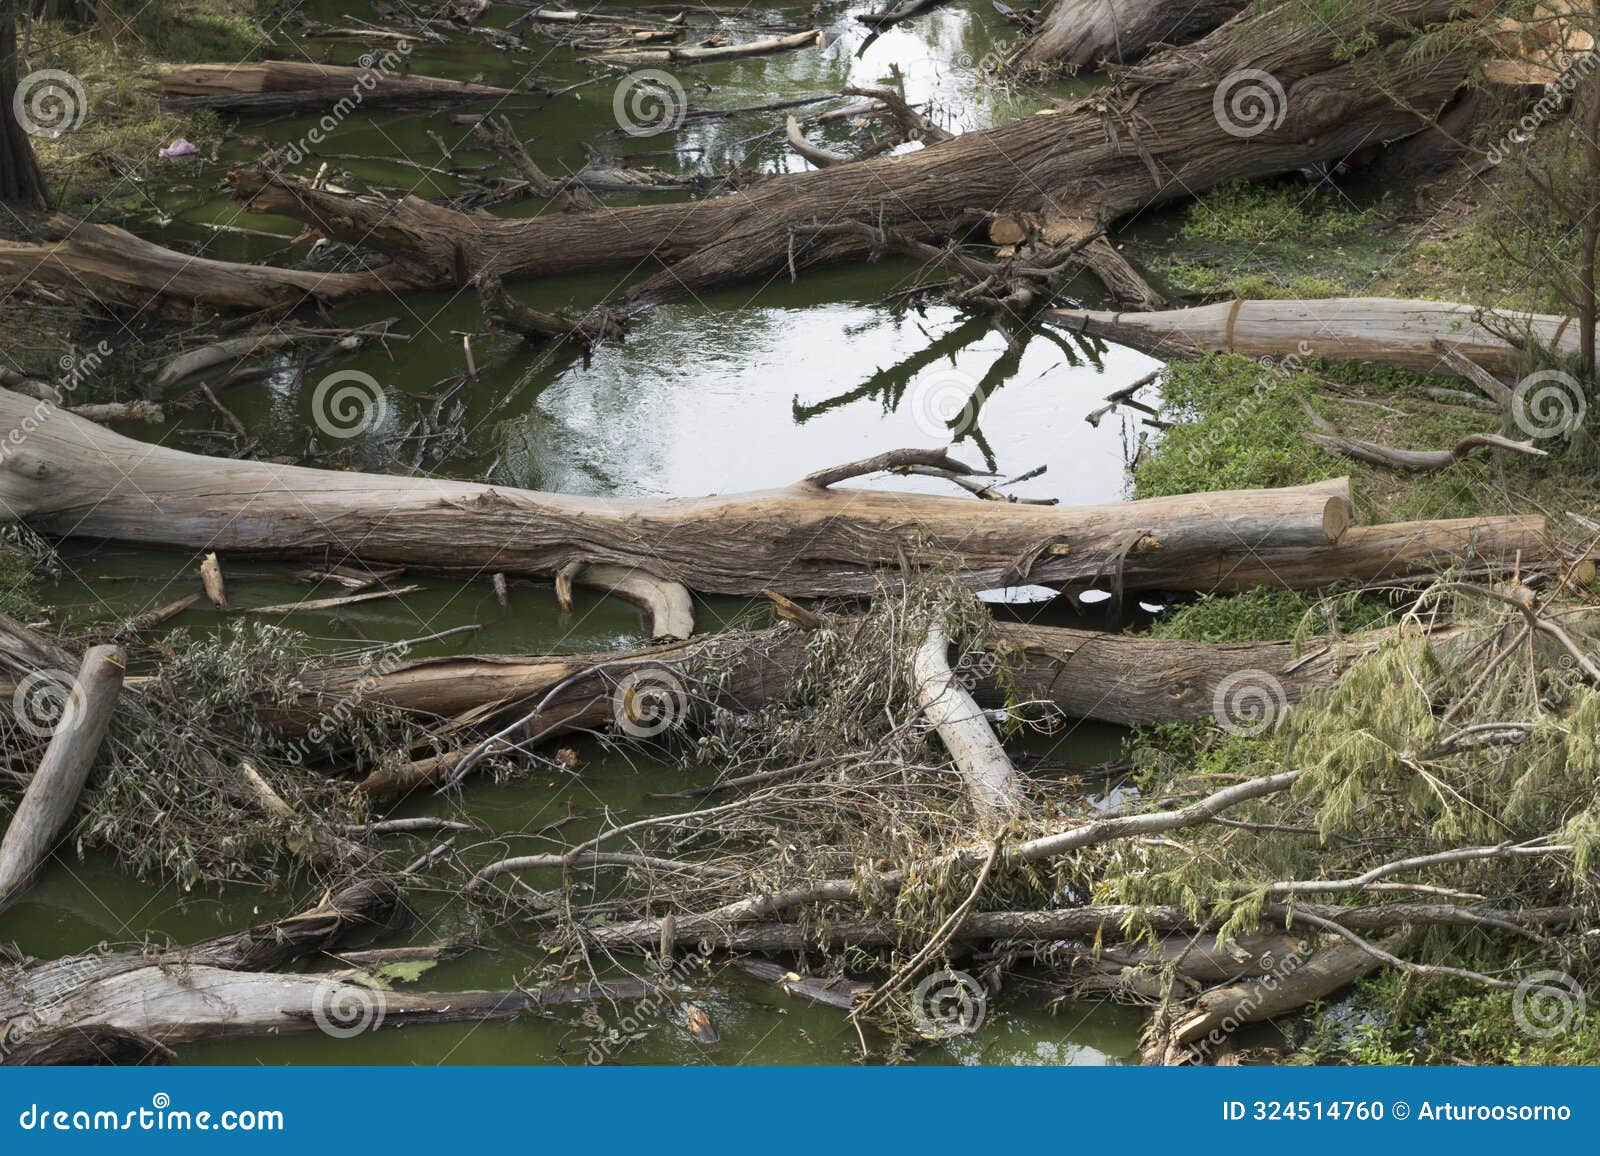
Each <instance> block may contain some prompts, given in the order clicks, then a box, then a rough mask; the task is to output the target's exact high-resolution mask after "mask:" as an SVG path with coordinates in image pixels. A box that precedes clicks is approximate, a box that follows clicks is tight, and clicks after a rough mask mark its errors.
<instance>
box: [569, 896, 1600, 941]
mask: <svg viewBox="0 0 1600 1156" xmlns="http://www.w3.org/2000/svg"><path fill="white" fill-rule="evenodd" d="M1297 907H1298V908H1299V909H1300V910H1302V911H1306V912H1309V913H1311V914H1313V915H1316V916H1318V917H1320V918H1323V919H1328V920H1330V921H1332V922H1334V923H1337V924H1339V926H1341V927H1345V928H1348V929H1350V930H1351V931H1386V930H1391V929H1394V928H1401V927H1477V926H1480V923H1481V921H1482V919H1493V920H1500V921H1503V922H1507V923H1512V924H1515V925H1517V926H1519V927H1525V928H1528V929H1530V930H1549V929H1553V928H1557V927H1564V926H1567V925H1568V924H1571V923H1572V922H1573V921H1574V920H1576V919H1579V918H1581V916H1580V913H1579V911H1578V909H1577V908H1573V907H1545V908H1533V909H1527V910H1521V911H1498V910H1483V911H1479V910H1476V909H1474V908H1470V907H1465V906H1461V907H1458V906H1454V905H1452V904H1448V903H1438V904H1426V903H1374V904H1369V905H1367V906H1362V907H1357V906H1349V907H1342V906H1339V905H1337V904H1330V903H1302V904H1298V905H1297ZM1480 917H1481V919H1480ZM1130 921H1137V922H1139V923H1141V924H1147V925H1148V926H1149V927H1151V928H1152V929H1154V930H1156V931H1190V932H1193V931H1198V930H1200V927H1199V926H1198V925H1197V923H1196V921H1195V919H1194V917H1193V916H1192V915H1190V914H1189V913H1188V912H1187V911H1185V910H1184V909H1183V908H1181V907H1174V906H1170V905H1166V904H1137V905H1136V904H1106V905H1098V906H1088V907H1067V908H1061V909H1059V910H1053V911H974V912H971V913H970V914H968V915H967V917H966V918H965V919H963V920H962V921H961V924H960V925H959V926H958V927H957V928H956V929H955V930H954V932H953V933H952V934H951V937H950V938H951V940H952V941H953V942H956V943H986V942H991V941H994V940H1002V939H1003V940H1008V941H1017V942H1025V943H1049V942H1051V941H1053V940H1058V939H1076V938H1090V939H1092V938H1094V937H1096V936H1103V937H1105V939H1107V940H1108V941H1114V940H1115V939H1116V938H1117V937H1118V936H1119V935H1120V934H1121V933H1122V931H1123V929H1124V928H1125V927H1127V926H1128V924H1129V922H1130ZM683 922H684V920H683V918H682V917H680V918H679V923H680V925H681V924H682V923H683ZM1271 922H1272V923H1273V924H1274V925H1288V926H1292V925H1293V921H1292V919H1291V918H1290V917H1289V915H1288V913H1287V912H1279V913H1278V914H1276V915H1273V916H1272V917H1271ZM586 933H587V934H591V935H592V938H593V941H594V942H595V943H596V944H598V945H599V946H602V947H606V948H611V949H616V950H633V951H640V950H644V951H648V950H650V949H652V948H653V947H654V946H655V945H656V943H657V941H658V939H659V937H660V934H661V929H660V926H659V921H657V920H646V921H642V923H641V924H639V925H632V924H630V925H626V926H625V927H622V928H593V929H589V930H588V932H586ZM680 933H681V934H684V935H687V934H688V932H687V931H686V930H685V931H682V932H680ZM904 934H905V931H904V929H903V928H901V927H898V926H897V925H896V924H895V922H894V920H892V919H840V920H832V919H830V920H826V921H818V922H815V923H812V922H797V923H776V922H768V923H761V922H751V923H748V924H745V925H742V926H740V925H714V926H713V925H707V926H704V927H702V926H701V925H699V924H698V923H696V924H694V936H695V939H696V940H697V941H700V942H702V943H703V944H704V945H705V946H707V947H710V948H713V949H716V950H719V951H807V950H809V949H812V948H817V947H826V948H834V949H839V948H846V947H893V946H895V945H897V944H899V943H900V942H901V940H902V938H903V936H904Z"/></svg>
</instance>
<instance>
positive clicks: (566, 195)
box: [472, 116, 600, 212]
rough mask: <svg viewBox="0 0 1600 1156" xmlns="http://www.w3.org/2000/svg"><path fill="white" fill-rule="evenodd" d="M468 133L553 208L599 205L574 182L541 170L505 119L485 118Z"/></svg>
mask: <svg viewBox="0 0 1600 1156" xmlns="http://www.w3.org/2000/svg"><path fill="white" fill-rule="evenodd" d="M472 132H473V135H474V136H475V137H477V138H478V139H480V140H482V141H483V142H484V143H485V144H487V145H488V146H489V147H490V148H492V149H494V151H495V152H497V153H499V154H500V155H501V156H502V157H504V158H505V159H506V160H508V161H510V162H511V164H512V166H513V167H514V168H515V169H516V170H517V175H518V176H520V177H521V178H522V179H523V181H524V182H526V184H527V186H528V188H529V189H530V190H531V191H532V192H533V193H534V194H535V195H536V196H540V197H544V198H546V199H547V200H549V201H550V202H551V205H552V207H553V208H555V209H557V210H559V211H562V212H567V211H582V212H591V211H593V210H595V209H598V208H599V207H600V202H599V201H597V200H595V199H594V197H593V196H591V195H590V193H589V190H587V189H586V188H584V187H583V185H581V184H579V183H577V182H576V181H559V180H556V179H555V178H554V177H552V176H550V175H549V174H548V173H546V172H545V171H544V170H543V169H541V168H540V167H539V165H538V163H537V162H535V161H534V159H533V157H532V156H530V155H529V154H528V150H527V147H526V146H524V145H523V143H522V142H521V141H520V140H518V139H517V134H516V131H515V130H514V129H513V128H512V125H511V122H510V120H508V119H506V118H505V117H502V118H500V120H499V121H496V120H495V119H494V118H493V117H490V116H485V117H483V118H482V119H481V120H479V121H478V123H477V125H476V127H474V128H473V130H472Z"/></svg>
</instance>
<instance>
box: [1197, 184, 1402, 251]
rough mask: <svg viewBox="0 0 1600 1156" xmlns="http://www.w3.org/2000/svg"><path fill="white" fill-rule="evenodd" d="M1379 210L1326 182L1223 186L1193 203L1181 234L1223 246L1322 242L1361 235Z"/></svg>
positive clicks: (1204, 194)
mask: <svg viewBox="0 0 1600 1156" xmlns="http://www.w3.org/2000/svg"><path fill="white" fill-rule="evenodd" d="M1372 217H1373V213H1372V210H1370V209H1359V208H1356V207H1355V206H1354V205H1352V204H1351V203H1350V202H1349V201H1348V200H1346V199H1344V198H1343V197H1342V196H1341V195H1340V194H1338V193H1337V192H1330V191H1328V190H1327V189H1326V188H1325V187H1324V186H1320V185H1319V186H1314V187H1312V188H1310V189H1308V188H1307V187H1306V186H1305V185H1302V184H1290V183H1279V184H1270V183H1269V184H1247V183H1244V182H1238V183H1235V184H1231V185H1222V186H1219V187H1217V188H1215V189H1211V190H1210V191H1208V192H1205V193H1203V194H1201V195H1200V196H1198V197H1196V198H1195V199H1194V200H1193V201H1191V202H1190V204H1189V210H1188V212H1187V214H1186V215H1185V217H1184V223H1183V228H1182V230H1181V231H1180V233H1179V237H1180V239H1181V240H1184V241H1209V242H1212V243H1215V244H1222V245H1266V244H1280V245H1281V244H1294V245H1310V244H1322V243H1326V242H1328V241H1342V240H1346V239H1348V238H1351V237H1356V236H1359V235H1360V234H1361V233H1362V232H1363V231H1364V230H1366V229H1367V228H1369V227H1370V225H1371V223H1372Z"/></svg>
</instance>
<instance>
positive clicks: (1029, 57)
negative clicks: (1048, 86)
mask: <svg viewBox="0 0 1600 1156" xmlns="http://www.w3.org/2000/svg"><path fill="white" fill-rule="evenodd" d="M1246 7H1248V5H1247V4H1246V3H1245V2H1244V0H1201V2H1200V3H1190V2H1188V0H1056V2H1055V4H1054V5H1052V6H1051V8H1050V12H1049V14H1048V15H1046V16H1045V18H1044V20H1043V21H1042V22H1041V23H1040V25H1039V30H1038V31H1037V32H1035V33H1034V34H1033V36H1032V37H1030V38H1029V40H1028V43H1027V44H1026V45H1024V46H1023V49H1022V52H1021V53H1020V54H1019V55H1018V57H1017V59H1018V61H1019V62H1021V63H1023V64H1050V65H1057V66H1063V67H1067V68H1074V69H1077V68H1095V67H1097V66H1099V65H1100V64H1102V63H1105V64H1132V63H1133V62H1134V61H1135V60H1138V59H1139V58H1140V57H1142V56H1144V55H1145V54H1146V53H1147V52H1149V51H1150V50H1151V49H1152V48H1154V47H1155V46H1156V45H1158V44H1186V43H1188V42H1189V41H1191V40H1194V39H1195V38H1196V37H1199V36H1204V35H1205V34H1206V33H1208V32H1210V31H1211V30H1212V29H1213V28H1215V27H1217V25H1219V24H1222V23H1224V22H1225V21H1228V20H1231V19H1233V18H1234V17H1235V16H1236V15H1238V14H1239V13H1240V12H1241V11H1243V10H1244V9H1245V8H1246Z"/></svg>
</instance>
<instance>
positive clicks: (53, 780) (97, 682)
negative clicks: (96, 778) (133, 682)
mask: <svg viewBox="0 0 1600 1156" xmlns="http://www.w3.org/2000/svg"><path fill="white" fill-rule="evenodd" d="M122 674H123V663H122V652H121V651H120V650H118V649H117V648H116V647H114V646H94V647H90V648H89V650H88V652H87V653H86V654H84V656H83V664H82V665H81V666H80V667H79V668H78V677H77V680H76V681H75V682H74V683H73V684H72V685H71V686H70V687H68V686H66V685H64V683H63V684H61V685H58V686H57V687H56V688H55V689H56V691H57V692H58V693H59V695H60V698H61V702H60V707H61V715H60V718H59V720H58V721H57V722H56V727H55V733H54V735H52V736H51V739H50V745H49V746H48V747H47V748H46V749H45V752H44V758H43V759H42V760H40V763H39V769H38V770H36V771H34V773H33V778H32V779H31V780H30V781H29V782H28V788H27V790H26V791H24V792H23V795H22V802H21V803H19V804H18V805H17V810H16V813H15V814H13V815H12V816H11V824H10V826H8V827H7V828H6V834H5V839H4V840H3V841H0V911H4V910H5V909H6V908H8V907H10V906H11V905H12V904H13V903H15V902H16V901H17V898H18V897H19V896H20V895H21V894H22V892H23V891H24V890H25V889H26V888H27V886H28V884H29V883H30V882H31V881H32V879H33V877H34V874H35V872H37V871H38V869H39V866H40V864H42V863H43V862H44V861H45V859H46V858H47V857H48V856H49V854H50V851H51V849H52V848H53V847H54V846H55V841H56V836H58V835H59V834H60V833H61V829H62V828H63V827H65V826H66V823H67V820H68V819H70V818H71V817H72V812H73V809H74V808H76V807H77V805H78V796H79V795H80V794H82V793H83V784H84V783H85V782H87V781H88V778H89V770H90V768H91V767H93V766H94V760H95V756H96V755H97V754H99V752H100V743H101V741H102V740H104V738H105V736H106V729H107V728H108V727H109V726H110V725H111V712H112V710H113V708H114V707H115V706H116V702H117V694H118V692H119V691H120V690H121V689H122ZM46 677H47V678H48V677H51V676H50V675H46ZM55 677H63V676H61V675H60V674H59V672H58V673H57V674H56V676H55ZM36 688H37V684H36ZM27 705H28V704H26V703H24V704H22V705H21V707H20V708H19V709H20V710H23V711H26V709H27Z"/></svg>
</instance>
